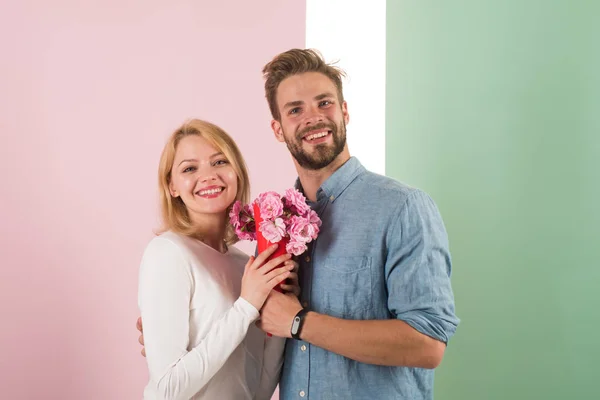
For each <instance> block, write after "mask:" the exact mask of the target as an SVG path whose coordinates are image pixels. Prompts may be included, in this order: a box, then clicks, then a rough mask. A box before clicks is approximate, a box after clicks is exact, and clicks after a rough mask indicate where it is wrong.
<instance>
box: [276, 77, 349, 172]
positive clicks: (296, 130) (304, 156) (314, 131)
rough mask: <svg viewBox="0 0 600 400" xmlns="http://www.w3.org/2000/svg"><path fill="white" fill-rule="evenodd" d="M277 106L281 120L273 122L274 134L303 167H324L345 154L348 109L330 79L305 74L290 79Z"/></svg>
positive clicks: (279, 92) (282, 86) (279, 93)
mask: <svg viewBox="0 0 600 400" xmlns="http://www.w3.org/2000/svg"><path fill="white" fill-rule="evenodd" d="M277 106H278V107H279V113H280V115H281V121H275V120H274V121H272V122H271V127H272V128H273V132H275V136H276V137H277V139H278V140H279V141H280V142H285V143H286V145H287V147H288V149H289V151H290V153H291V154H292V156H293V157H294V159H295V160H296V162H297V163H298V164H299V165H300V166H301V167H302V168H305V169H309V170H318V169H321V168H324V167H326V166H328V165H329V164H331V163H332V162H333V161H334V160H335V159H336V157H338V155H340V153H342V151H344V149H345V147H346V124H347V123H348V110H347V106H346V102H343V103H340V101H339V99H338V95H337V88H336V87H335V85H334V83H333V82H332V81H331V79H329V78H328V77H327V76H325V75H323V74H321V73H319V72H305V73H302V74H298V75H293V76H291V77H289V78H286V79H285V80H283V81H282V82H281V83H280V84H279V87H278V88H277Z"/></svg>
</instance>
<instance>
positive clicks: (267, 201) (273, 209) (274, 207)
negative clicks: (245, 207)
mask: <svg viewBox="0 0 600 400" xmlns="http://www.w3.org/2000/svg"><path fill="white" fill-rule="evenodd" d="M257 201H258V206H259V207H260V216H261V218H262V219H263V220H267V219H274V218H277V217H280V216H281V214H283V203H282V202H281V197H280V196H279V194H278V193H277V192H265V193H261V194H260V195H259V196H258V200H257Z"/></svg>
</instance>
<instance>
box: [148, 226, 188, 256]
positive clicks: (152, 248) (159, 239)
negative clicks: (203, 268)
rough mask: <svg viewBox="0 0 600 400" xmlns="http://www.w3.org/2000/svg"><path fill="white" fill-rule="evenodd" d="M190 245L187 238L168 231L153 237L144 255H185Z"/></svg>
mask: <svg viewBox="0 0 600 400" xmlns="http://www.w3.org/2000/svg"><path fill="white" fill-rule="evenodd" d="M187 247H188V245H187V244H186V238H185V237H184V236H183V235H180V234H178V233H175V232H172V231H166V232H163V233H161V234H159V235H156V236H155V237H153V238H152V239H151V240H150V241H149V242H148V244H147V245H146V249H145V250H144V255H145V256H149V255H155V254H157V253H160V254H163V255H175V254H177V255H183V254H185V253H186V252H187V251H186V250H187Z"/></svg>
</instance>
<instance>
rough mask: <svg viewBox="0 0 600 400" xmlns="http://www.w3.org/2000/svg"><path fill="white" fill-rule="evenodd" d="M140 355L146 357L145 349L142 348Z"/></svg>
mask: <svg viewBox="0 0 600 400" xmlns="http://www.w3.org/2000/svg"><path fill="white" fill-rule="evenodd" d="M142 355H143V356H144V357H146V349H145V348H143V347H142Z"/></svg>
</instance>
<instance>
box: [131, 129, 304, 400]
mask: <svg viewBox="0 0 600 400" xmlns="http://www.w3.org/2000/svg"><path fill="white" fill-rule="evenodd" d="M159 187H160V196H161V207H162V218H163V222H164V229H163V230H162V232H161V233H160V234H159V235H158V236H156V237H155V238H153V239H152V240H151V241H150V243H149V244H148V246H147V248H146V250H145V252H144V255H143V258H142V262H141V267H140V276H139V307H140V311H141V319H142V321H143V327H144V329H143V333H144V336H143V337H144V345H145V351H146V356H147V363H148V369H149V382H148V384H147V386H146V388H145V390H144V399H186V400H187V399H211V400H212V399H223V400H227V399H236V400H238V399H270V398H271V396H272V394H273V392H274V390H275V387H276V386H277V380H278V377H279V373H280V369H281V365H282V357H283V347H284V343H285V339H282V338H277V337H267V336H266V335H265V334H264V333H263V332H262V331H261V330H259V329H258V328H257V327H256V326H255V324H254V322H255V321H256V320H257V319H258V317H259V310H260V309H261V307H262V305H263V303H264V302H265V300H266V297H267V295H268V294H269V293H270V291H271V289H272V288H273V287H275V286H276V285H277V284H279V283H281V282H282V281H283V280H284V279H286V278H288V279H290V283H291V285H283V288H284V289H286V290H288V291H291V292H295V293H296V294H297V292H298V290H299V289H298V286H297V275H296V272H295V270H296V268H297V264H296V263H295V262H294V261H292V260H291V259H290V256H289V255H283V256H280V257H278V258H275V259H273V260H272V261H269V262H265V259H266V258H267V257H268V256H269V255H270V254H272V253H273V251H274V250H275V247H273V248H271V249H269V250H268V251H266V252H264V253H262V254H261V255H259V256H257V257H256V258H254V257H248V256H247V255H246V254H244V253H243V252H241V251H240V250H238V249H236V248H235V247H233V246H232V245H233V244H234V243H235V242H236V237H235V235H234V232H233V230H232V229H231V227H230V225H229V224H228V213H229V210H230V208H231V206H232V205H233V203H234V202H235V201H236V200H241V201H242V202H244V203H247V202H248V200H249V193H250V184H249V181H248V172H247V170H246V166H245V162H244V160H243V158H242V155H241V153H240V151H239V149H238V147H237V146H236V144H235V142H234V141H233V140H232V139H231V137H229V136H228V135H227V134H226V133H225V132H224V131H223V130H222V129H220V128H219V127H217V126H215V125H213V124H211V123H208V122H205V121H200V120H192V121H189V122H187V123H185V124H184V125H183V126H181V127H180V128H179V129H177V130H176V131H175V132H174V133H173V134H172V135H171V137H170V139H169V140H168V142H167V144H166V146H165V148H164V150H163V153H162V156H161V159H160V166H159ZM282 262H283V263H284V266H283V268H275V267H276V266H277V265H279V264H280V263H282Z"/></svg>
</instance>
